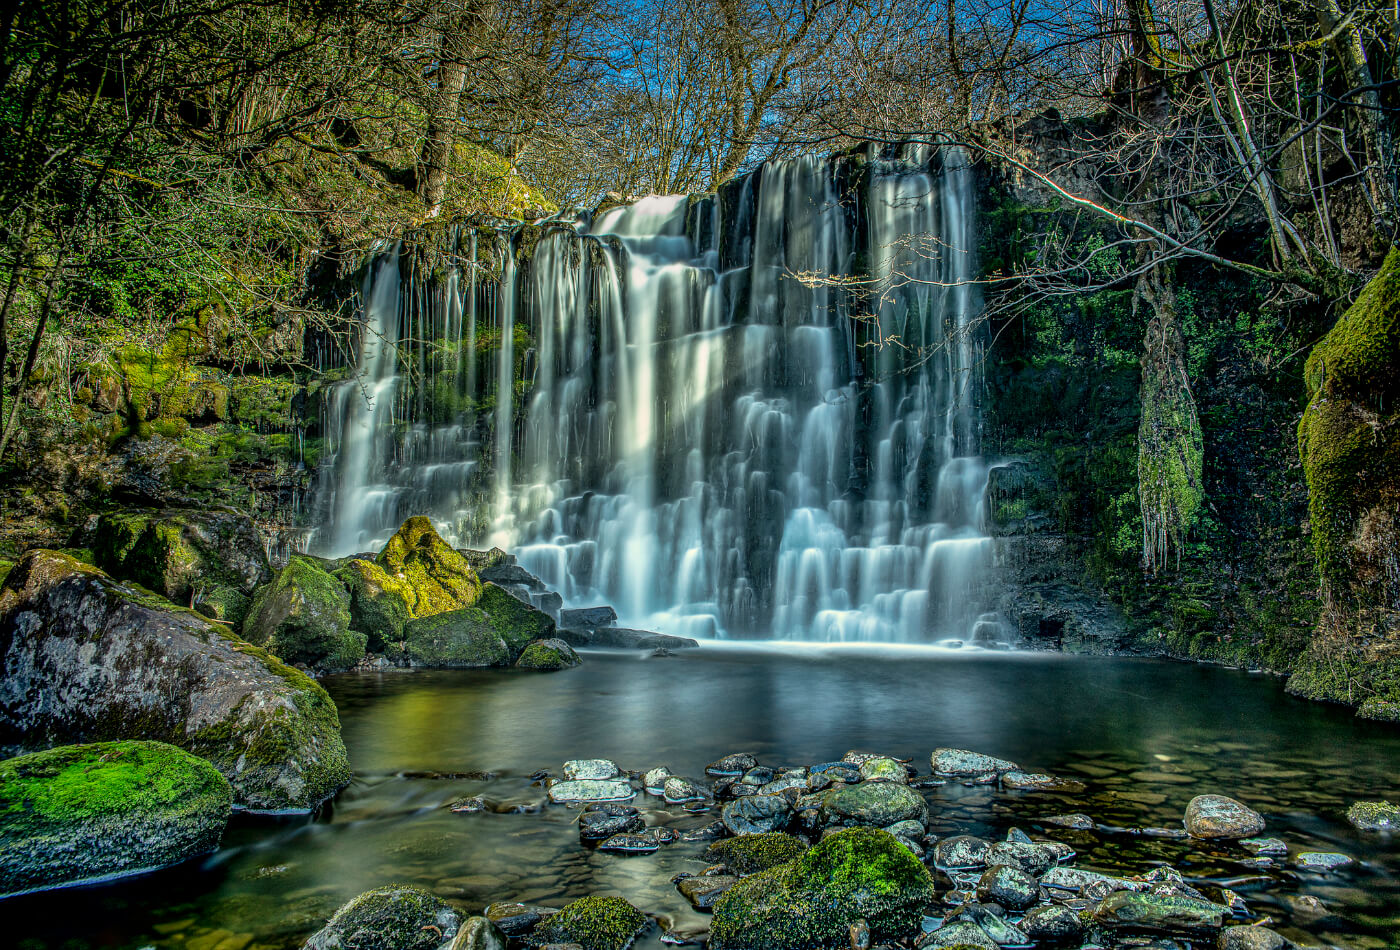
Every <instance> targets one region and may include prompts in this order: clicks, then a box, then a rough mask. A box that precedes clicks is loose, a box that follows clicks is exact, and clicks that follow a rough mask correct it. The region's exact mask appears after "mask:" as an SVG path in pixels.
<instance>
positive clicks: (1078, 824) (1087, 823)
mask: <svg viewBox="0 0 1400 950" xmlns="http://www.w3.org/2000/svg"><path fill="white" fill-rule="evenodd" d="M1040 820H1041V821H1042V822H1043V823H1045V824H1047V825H1056V826H1058V827H1060V828H1075V829H1077V830H1080V831H1093V830H1094V828H1095V827H1097V825H1096V824H1095V823H1094V819H1092V818H1090V817H1089V816H1088V815H1083V814H1079V813H1075V814H1072V815H1049V816H1047V817H1045V818H1042V819H1040Z"/></svg>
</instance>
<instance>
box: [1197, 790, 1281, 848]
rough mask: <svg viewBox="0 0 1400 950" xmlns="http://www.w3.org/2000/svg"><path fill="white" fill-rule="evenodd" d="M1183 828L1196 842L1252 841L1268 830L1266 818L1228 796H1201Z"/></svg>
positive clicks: (1198, 796) (1198, 797)
mask: <svg viewBox="0 0 1400 950" xmlns="http://www.w3.org/2000/svg"><path fill="white" fill-rule="evenodd" d="M1182 824H1184V825H1185V827H1186V830H1187V831H1188V832H1189V833H1190V834H1191V837H1193V838H1203V839H1208V840H1209V839H1229V838H1248V837H1250V836H1251V835H1257V834H1258V833H1259V832H1261V831H1263V830H1264V816H1262V815H1260V814H1259V813H1258V812H1257V811H1255V810H1254V809H1252V808H1250V807H1249V806H1247V805H1242V804H1240V803H1239V802H1237V801H1235V800H1234V799H1233V798H1226V797H1225V796H1224V795H1197V796H1196V797H1195V798H1193V799H1191V802H1190V804H1188V805H1187V806H1186V817H1185V819H1184V820H1183V822H1182Z"/></svg>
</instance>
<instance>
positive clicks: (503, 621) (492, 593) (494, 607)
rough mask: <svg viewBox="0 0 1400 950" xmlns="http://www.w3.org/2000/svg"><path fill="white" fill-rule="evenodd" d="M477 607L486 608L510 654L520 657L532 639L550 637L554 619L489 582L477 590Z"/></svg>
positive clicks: (552, 633) (552, 634)
mask: <svg viewBox="0 0 1400 950" xmlns="http://www.w3.org/2000/svg"><path fill="white" fill-rule="evenodd" d="M477 606H478V607H480V608H481V609H482V610H484V611H486V615H487V616H488V617H489V618H490V622H491V626H492V627H494V628H495V630H496V633H497V634H498V635H499V636H500V638H501V639H502V640H504V641H505V644H506V646H507V647H508V648H509V649H510V655H511V656H512V657H518V656H520V654H521V653H522V652H523V651H524V649H525V648H526V647H527V646H529V645H530V644H531V643H532V642H534V641H535V640H548V639H549V638H550V637H553V636H554V618H552V617H550V616H549V614H547V613H545V612H544V611H542V610H539V609H537V608H535V607H532V606H531V605H529V604H527V603H525V602H524V601H522V600H520V599H519V598H517V597H515V596H514V595H513V594H511V593H510V592H509V591H507V590H506V589H505V588H503V587H499V586H497V585H496V584H492V583H490V582H489V581H488V582H487V583H486V584H485V586H484V587H483V588H482V590H481V597H480V599H479V600H478V601H477Z"/></svg>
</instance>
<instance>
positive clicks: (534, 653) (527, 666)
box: [515, 639, 582, 671]
mask: <svg viewBox="0 0 1400 950" xmlns="http://www.w3.org/2000/svg"><path fill="white" fill-rule="evenodd" d="M581 662H582V661H581V660H580V659H579V657H578V654H577V653H575V652H574V648H573V647H571V646H569V645H568V644H567V643H565V642H564V641H563V640H556V639H549V640H537V641H535V642H534V643H532V644H530V645H529V646H527V647H526V648H525V650H524V652H522V653H521V654H520V659H518V660H516V661H515V665H516V666H518V667H519V668H520V669H522V670H544V671H554V670H567V669H572V668H573V667H575V666H578V665H579V663H581Z"/></svg>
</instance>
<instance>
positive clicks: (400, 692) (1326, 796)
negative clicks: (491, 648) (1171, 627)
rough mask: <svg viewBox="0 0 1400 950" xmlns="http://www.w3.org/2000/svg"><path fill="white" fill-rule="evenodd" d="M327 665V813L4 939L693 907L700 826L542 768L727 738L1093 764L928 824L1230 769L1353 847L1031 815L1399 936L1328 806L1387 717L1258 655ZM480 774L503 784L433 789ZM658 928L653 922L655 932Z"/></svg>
mask: <svg viewBox="0 0 1400 950" xmlns="http://www.w3.org/2000/svg"><path fill="white" fill-rule="evenodd" d="M325 685H326V687H327V689H328V690H329V691H330V692H331V694H332V696H334V698H335V701H336V703H337V705H338V706H339V708H340V712H341V719H342V722H343V724H344V729H345V741H346V744H347V746H348V747H349V749H350V758H351V764H352V766H353V768H354V769H355V772H356V779H355V782H354V783H353V784H352V785H351V786H350V787H349V788H347V789H346V790H345V791H344V792H342V793H341V795H340V796H339V797H338V798H337V799H336V801H335V803H334V805H333V806H332V807H331V808H328V809H327V810H326V813H325V814H323V815H321V816H319V817H318V818H317V819H316V820H314V821H311V820H305V819H303V820H286V821H273V820H268V819H251V818H243V819H239V820H238V821H237V822H236V823H235V826H234V827H233V828H231V829H230V831H229V833H228V834H227V835H226V836H225V841H224V848H223V850H221V851H220V852H219V853H218V854H217V855H214V856H213V857H211V858H210V859H208V860H205V861H202V862H198V863H196V864H194V865H192V866H187V867H182V868H178V869H175V870H172V871H167V872H164V873H161V874H158V875H152V876H149V877H146V878H142V879H140V880H138V881H133V882H128V883H124V884H117V885H109V886H105V887H96V888H85V889H80V890H69V891H62V892H56V893H51V894H48V895H38V896H34V897H29V898H21V899H16V900H11V901H7V902H4V903H0V918H3V919H4V920H5V921H6V922H7V925H8V926H7V927H6V928H4V931H5V932H4V933H3V935H0V943H12V944H14V945H23V946H26V947H32V948H34V950H38V948H41V947H53V948H59V947H63V948H65V950H80V948H81V947H83V946H117V947H121V946H133V947H140V946H147V945H154V946H159V947H171V948H179V947H183V948H188V950H251V948H258V947H285V946H299V945H300V942H301V941H302V940H303V939H304V938H305V937H306V936H307V935H308V934H310V933H311V932H313V931H314V930H316V929H317V928H318V927H319V926H320V925H321V923H322V922H323V921H324V920H325V919H326V917H328V916H329V915H330V913H332V912H333V911H334V910H335V908H336V907H338V906H339V905H340V904H341V903H342V902H344V901H345V900H347V899H349V898H350V897H353V896H354V895H355V894H357V893H359V892H361V891H363V890H365V889H367V888H370V887H373V886H376V885H379V884H384V883H388V882H391V881H407V882H411V883H415V884H419V885H422V886H425V887H428V888H430V889H433V890H435V891H436V892H437V893H439V894H440V895H442V896H443V897H444V898H446V899H448V900H449V901H451V902H453V903H455V904H457V905H459V906H460V907H461V908H462V909H463V910H466V911H469V912H479V911H480V909H481V908H482V907H483V906H484V905H485V904H486V903H488V902H491V901H495V900H506V899H515V900H524V901H527V902H540V903H545V904H554V905H562V904H563V903H565V902H566V901H568V900H569V899H571V898H572V897H575V896H579V895H582V894H587V893H616V894H621V895H623V896H625V897H627V898H628V899H629V900H631V901H632V902H633V903H634V904H636V905H637V906H639V907H641V908H642V909H643V910H645V911H647V912H648V913H650V914H652V915H653V916H656V917H657V918H659V920H660V921H661V923H662V924H663V925H664V926H666V927H673V928H675V929H677V930H679V931H681V932H690V933H693V932H698V931H703V930H704V929H705V927H706V918H705V916H704V915H702V914H699V913H697V912H695V911H693V910H691V909H690V907H689V905H688V904H686V902H685V901H684V899H683V898H682V897H681V896H680V895H679V894H678V893H677V892H676V890H675V888H674V887H673V885H672V884H671V883H670V880H669V879H670V878H671V877H672V876H673V875H675V874H676V873H678V872H680V871H692V872H693V871H697V870H699V869H700V867H701V866H702V865H701V864H700V863H699V862H698V861H697V858H698V855H699V853H700V851H701V850H702V849H703V845H699V844H687V843H676V844H673V845H670V846H668V847H666V848H664V849H663V850H662V851H661V852H659V853H657V854H655V855H650V856H644V857H621V856H612V855H605V854H598V853H595V852H592V851H589V850H586V849H585V848H583V847H582V846H580V844H579V842H578V838H577V832H576V829H575V827H574V824H573V820H574V817H575V815H576V811H575V810H573V809H570V808H568V807H565V806H550V805H547V804H545V792H544V790H543V789H542V788H541V787H540V786H538V785H537V784H534V783H532V782H531V780H530V778H529V776H530V775H531V774H532V773H533V772H535V771H536V770H538V769H545V768H550V769H554V770H555V771H556V772H557V770H558V768H559V765H560V764H561V763H562V762H563V761H564V760H565V759H567V758H574V757H592V756H602V757H608V758H612V759H614V760H616V761H617V762H618V764H619V765H621V766H622V767H623V768H627V769H634V770H640V769H646V768H650V767H652V766H655V765H667V766H669V767H670V768H671V769H672V770H673V771H674V772H676V773H679V774H692V775H698V774H700V773H701V770H702V769H703V767H704V765H705V763H707V762H709V761H712V760H714V759H715V758H718V757H719V756H720V755H723V754H725V753H728V752H733V751H750V752H754V753H756V754H757V755H758V756H759V757H760V759H761V760H763V761H764V762H765V763H769V764H779V765H781V764H806V763H811V762H817V761H825V760H830V759H833V758H839V757H840V756H841V755H842V754H843V753H845V752H846V751H847V750H851V749H857V750H865V751H880V752H887V753H889V754H893V755H897V756H900V757H906V758H909V759H911V760H913V763H914V764H915V765H916V766H918V767H919V768H920V769H921V771H924V772H926V771H927V769H928V756H929V753H930V752H932V750H933V749H934V748H935V747H936V746H940V745H950V746H957V747H963V748H970V749H974V750H978V751H982V752H987V753H991V754H994V755H998V756H1003V757H1007V758H1011V759H1014V760H1016V761H1018V762H1020V763H1021V764H1022V765H1023V766H1025V767H1027V768H1028V769H1034V770H1038V771H1049V772H1053V773H1057V774H1061V775H1063V776H1066V777H1072V778H1078V779H1080V780H1082V781H1083V782H1085V783H1086V785H1087V790H1086V791H1085V792H1084V793H1082V794H1077V795H1059V794H1057V795H1051V794H1047V793H1037V792H1011V791H1001V790H997V789H995V788H969V787H965V786H962V785H957V784H950V785H947V786H944V787H941V788H935V789H930V790H927V791H926V793H925V794H926V795H927V796H928V798H929V801H930V804H931V806H932V811H933V814H934V816H935V823H934V829H933V830H934V831H935V833H937V834H940V835H944V834H950V833H959V832H970V833H974V834H983V835H988V834H1002V833H1004V832H1005V831H1006V829H1007V828H1009V827H1011V826H1012V825H1017V826H1020V827H1023V828H1027V829H1028V830H1032V831H1034V830H1036V828H1035V819H1036V817H1038V816H1044V815H1049V814H1055V813H1060V812H1068V811H1083V812H1086V813H1088V814H1090V815H1092V816H1093V817H1094V818H1095V819H1096V820H1098V821H1099V822H1100V823H1101V824H1104V825H1110V826H1116V827H1121V828H1123V829H1131V828H1141V827H1152V826H1171V827H1180V819H1181V814H1182V812H1183V810H1184V808H1185V805H1186V803H1187V801H1189V800H1190V799H1191V797H1192V796H1194V795H1197V794H1202V793H1205V792H1216V793H1221V794H1226V795H1231V796H1233V797H1236V798H1239V799H1241V800H1242V801H1244V802H1246V803H1248V804H1250V805H1252V806H1253V807H1255V808H1256V809H1258V810H1260V811H1261V812H1263V813H1264V815H1265V817H1266V818H1267V820H1268V823H1269V827H1268V830H1267V832H1266V833H1267V834H1269V835H1273V836H1278V837H1281V838H1283V839H1285V840H1286V841H1287V842H1288V843H1289V845H1290V848H1291V849H1292V850H1294V851H1298V850H1339V851H1343V852H1345V853H1347V854H1350V855H1352V856H1354V857H1356V858H1357V859H1358V860H1359V864H1358V865H1357V866H1355V867H1353V868H1351V869H1347V870H1344V871H1342V872H1340V873H1335V874H1330V875H1320V874H1297V873H1295V872H1294V871H1292V870H1289V869H1287V868H1286V867H1283V866H1279V867H1275V868H1271V869H1265V870H1256V869H1252V868H1249V867H1247V866H1245V865H1243V864H1241V863H1240V860H1241V859H1243V858H1246V857H1247V855H1245V854H1244V852H1242V851H1240V850H1239V849H1236V848H1231V847H1217V846H1209V845H1205V844H1202V843H1192V842H1183V841H1173V840H1163V839H1159V838H1151V837H1143V836H1140V835H1135V834H1131V833H1128V832H1127V831H1126V830H1125V831H1124V832H1121V833H1112V832H1110V833H1104V832H1075V831H1068V830H1065V829H1059V828H1047V829H1044V831H1045V834H1046V835H1047V836H1049V837H1055V838H1058V839H1060V840H1062V841H1066V842H1068V843H1070V844H1072V845H1073V846H1074V847H1075V848H1076V849H1077V850H1078V851H1079V858H1078V860H1077V862H1076V864H1077V866H1080V867H1088V868H1095V869H1099V870H1115V869H1120V868H1130V869H1135V870H1147V869H1148V868H1149V867H1150V866H1152V865H1154V864H1157V863H1162V862H1167V863H1171V864H1173V865H1175V866H1176V867H1178V868H1180V869H1181V870H1182V871H1183V872H1184V873H1186V874H1187V875H1188V877H1193V878H1197V879H1203V880H1205V881H1206V882H1208V883H1212V884H1216V885H1219V884H1225V883H1227V882H1228V886H1230V887H1232V888H1233V889H1235V890H1236V891H1239V892H1240V893H1241V894H1242V895H1243V896H1244V897H1245V898H1246V900H1248V901H1249V903H1250V905H1251V907H1252V908H1254V909H1255V911H1257V912H1261V913H1265V914H1268V915H1269V916H1271V917H1273V918H1274V923H1273V924H1272V926H1274V927H1276V928H1277V929H1280V930H1282V931H1283V932H1284V933H1285V934H1287V935H1289V936H1291V937H1293V938H1294V939H1297V940H1300V941H1302V942H1311V943H1332V944H1336V945H1339V946H1345V947H1356V948H1380V947H1387V946H1396V945H1397V944H1395V943H1394V942H1393V941H1394V939H1395V937H1394V935H1395V934H1397V933H1400V837H1397V838H1391V837H1389V836H1378V835H1363V834H1360V833H1358V832H1356V831H1354V830H1353V829H1352V828H1351V827H1350V826H1349V825H1347V824H1346V822H1345V820H1344V819H1343V817H1342V814H1343V812H1344V811H1345V809H1346V806H1347V805H1348V804H1349V803H1350V802H1352V801H1354V800H1357V799H1374V798H1387V797H1388V798H1390V799H1391V800H1392V801H1400V731H1397V730H1395V729H1392V728H1389V727H1382V726H1377V725H1371V724H1366V723H1359V722H1357V721H1356V720H1354V719H1353V718H1352V717H1351V715H1350V713H1349V711H1348V710H1342V709H1335V708H1329V707H1325V706H1320V705H1316V704H1311V703H1305V702H1302V701H1300V700H1295V699H1292V698H1290V697H1287V696H1285V695H1284V694H1283V691H1282V682H1281V681H1280V680H1278V679H1275V678H1271V677H1263V676H1254V675H1249V674H1246V673H1240V672H1235V671H1229V670H1221V669H1215V668H1211V667H1203V666H1194V665H1186V664H1177V663H1170V662H1165V661H1149V660H1129V659H1105V658H1076V657H1061V656H1046V655H1007V654H989V653H983V654H959V653H955V652H935V651H902V652H869V651H866V652H861V651H854V650H849V649H847V650H842V649H822V648H815V647H813V648H810V649H808V650H805V651H801V652H793V651H792V650H791V649H790V648H785V649H784V651H783V652H777V651H768V650H765V649H763V648H761V647H756V648H750V649H717V648H704V649H702V650H700V651H693V652H691V653H688V654H686V655H683V656H678V657H674V658H660V659H651V658H639V657H634V656H620V655H609V654H589V655H587V656H586V662H585V665H584V666H583V667H580V668H578V669H575V670H571V671H567V672H563V673H556V674H548V675H543V674H522V673H516V672H512V671H480V672H451V673H446V672H444V673H417V674H394V675H384V676H342V677H334V678H331V679H328V680H326V683H325ZM470 773H483V774H475V775H473V774H470ZM484 773H489V774H484ZM472 795H481V796H484V797H486V798H487V799H488V801H490V802H491V803H493V805H494V806H495V807H496V808H497V809H498V811H497V812H494V813H482V814H456V813H453V812H451V811H449V810H448V809H446V808H445V807H444V806H445V805H446V804H447V803H448V802H450V801H452V800H453V799H455V798H459V797H463V796H472ZM637 804H638V805H639V806H640V807H642V808H643V810H644V812H647V813H648V814H647V820H648V823H649V824H652V825H661V824H667V825H670V826H672V827H675V828H678V829H686V828H691V827H698V826H700V825H703V824H705V823H707V822H708V821H711V820H713V817H714V816H712V815H689V814H686V813H685V812H684V811H682V810H681V809H679V808H667V807H665V806H664V805H663V804H662V803H661V802H660V801H659V800H657V799H651V798H647V797H645V796H644V797H643V799H640V800H639V801H638V803H637ZM1300 897H1311V898H1316V899H1318V900H1320V901H1321V902H1322V905H1323V907H1322V908H1317V907H1315V906H1312V905H1311V902H1310V901H1301V902H1300V901H1299V900H1298V899H1299V898H1300ZM660 929H661V928H656V930H655V931H654V932H653V934H652V935H651V936H650V937H649V938H648V939H649V940H650V941H652V942H656V941H658V940H659V933H660ZM658 945H659V944H658Z"/></svg>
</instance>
